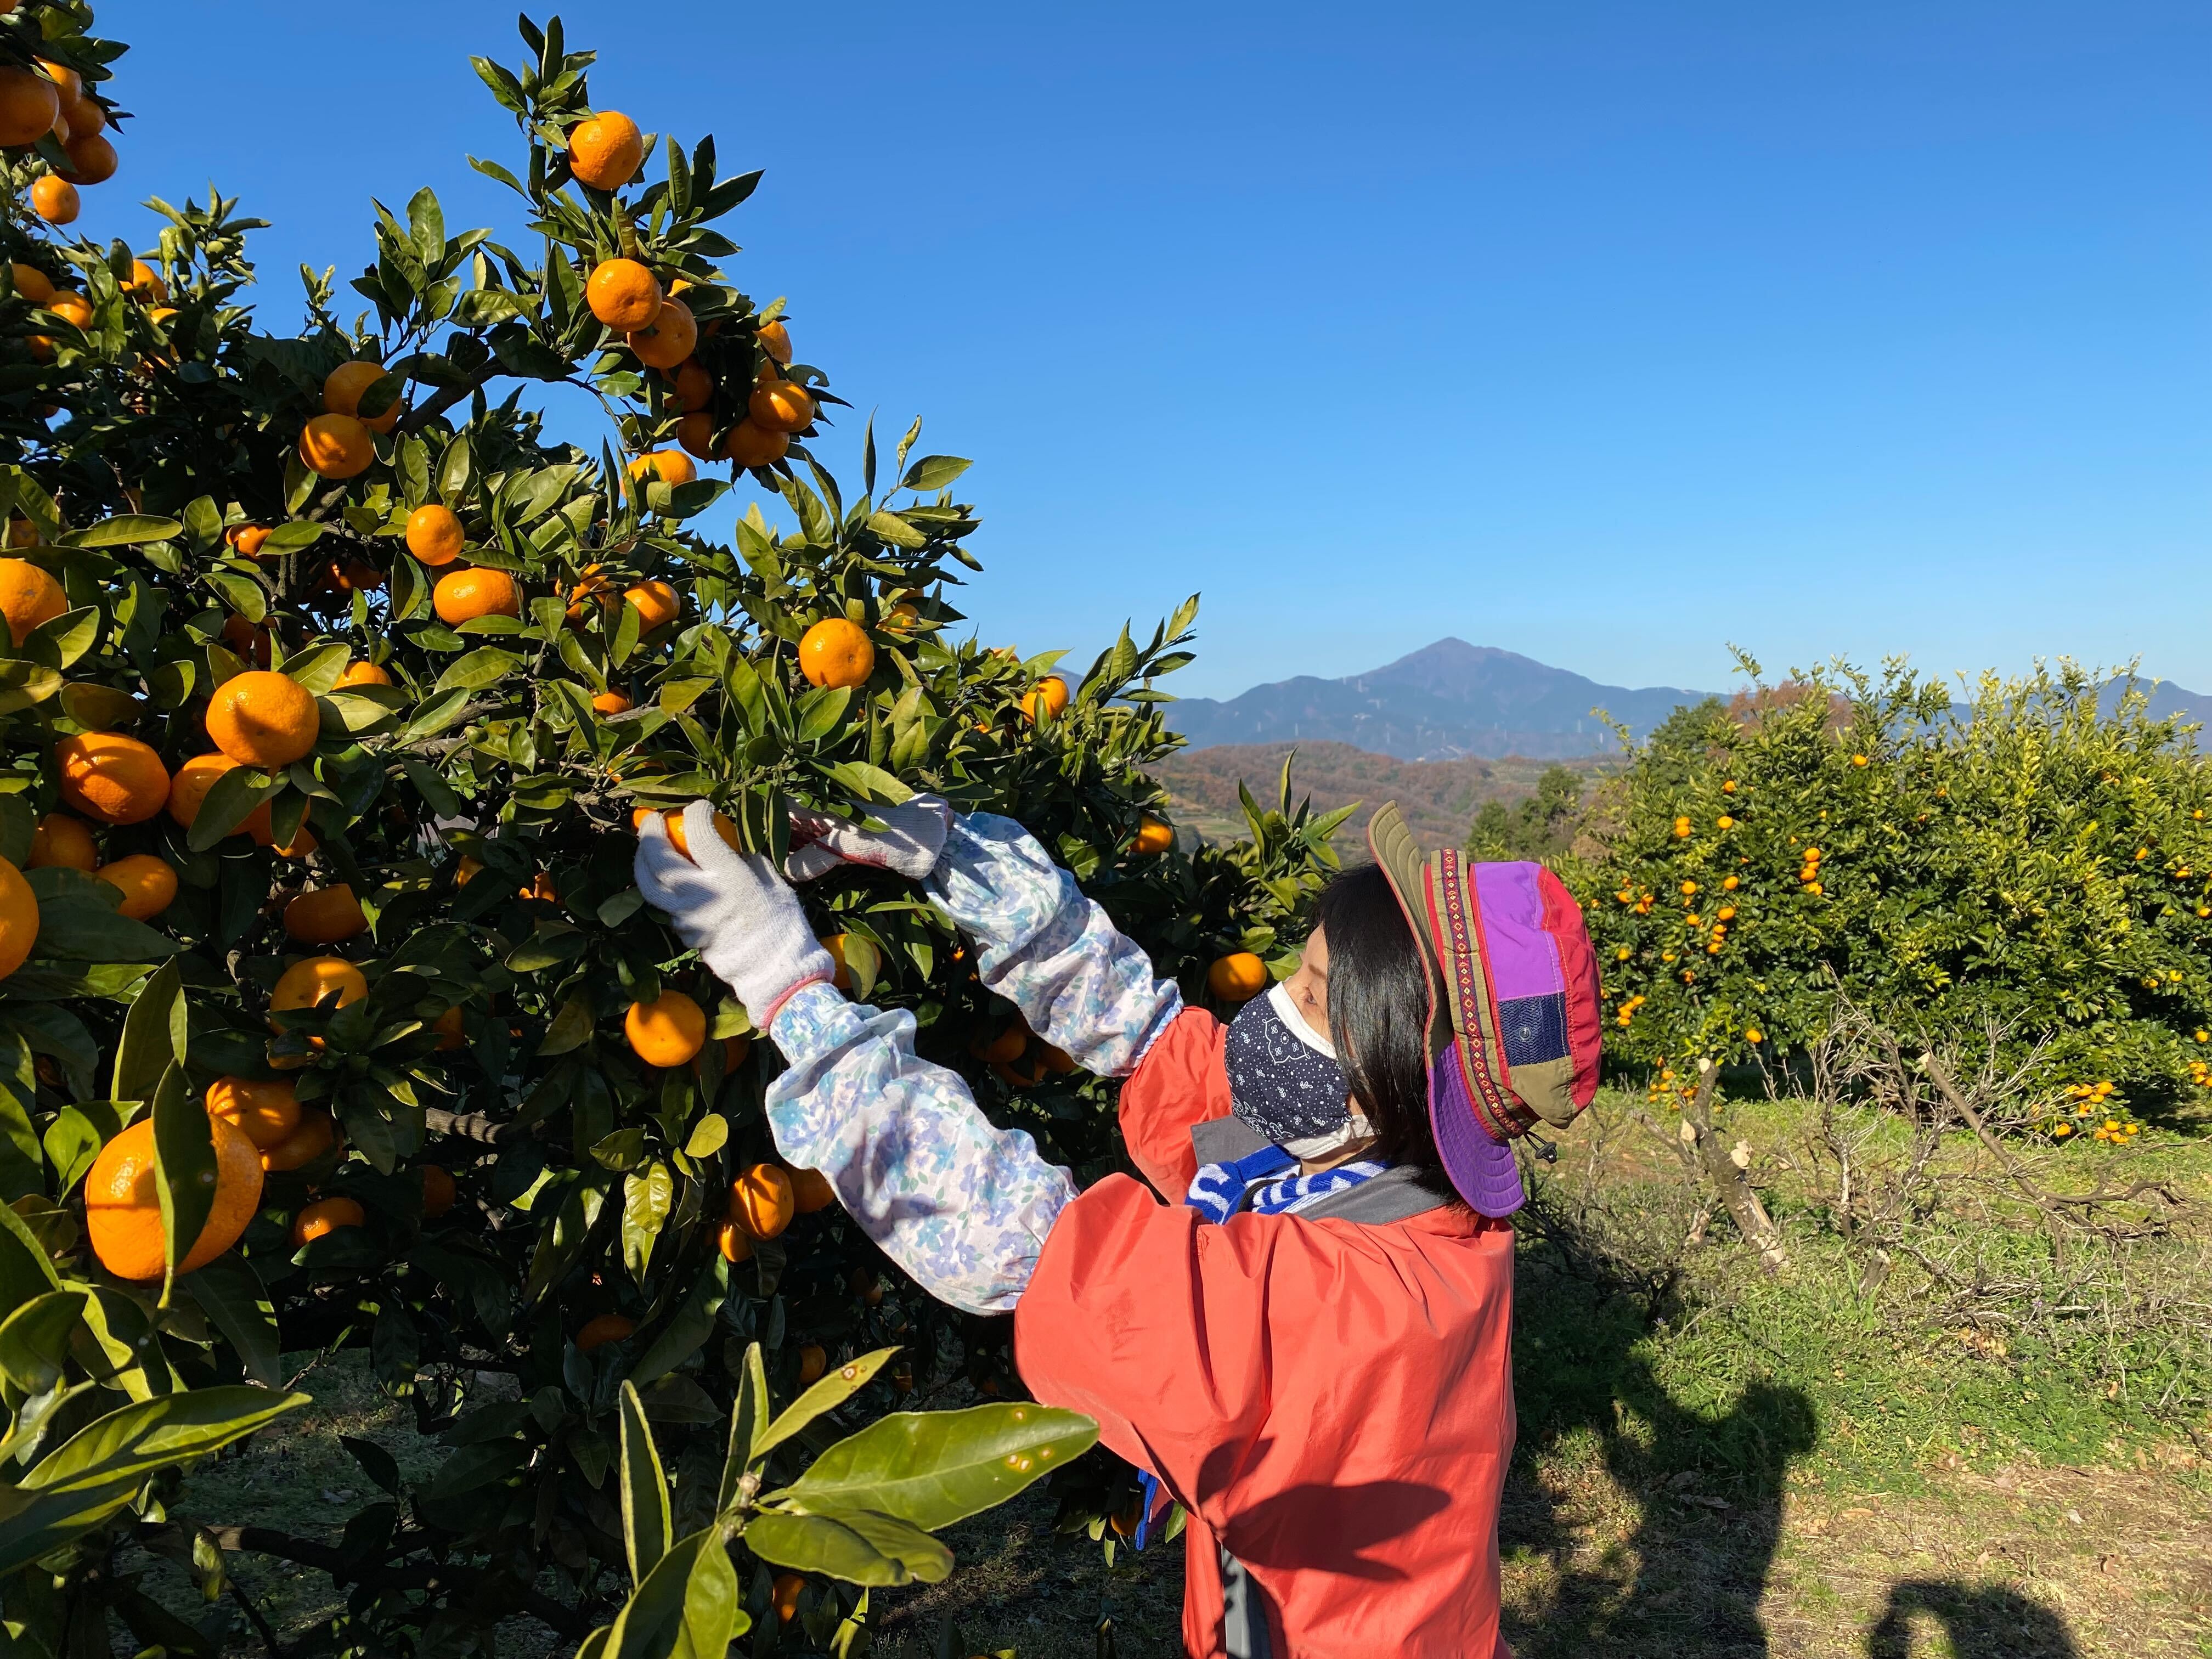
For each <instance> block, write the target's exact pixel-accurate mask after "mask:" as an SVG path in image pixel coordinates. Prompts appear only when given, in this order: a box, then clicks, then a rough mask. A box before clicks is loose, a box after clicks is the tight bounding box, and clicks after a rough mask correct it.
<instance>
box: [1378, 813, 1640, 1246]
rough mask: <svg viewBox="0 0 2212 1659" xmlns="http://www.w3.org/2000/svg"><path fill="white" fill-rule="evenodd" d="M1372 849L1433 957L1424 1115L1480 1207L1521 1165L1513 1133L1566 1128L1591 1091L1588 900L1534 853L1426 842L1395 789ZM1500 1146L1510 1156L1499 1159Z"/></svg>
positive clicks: (1595, 1011) (1428, 959) (1593, 970)
mask: <svg viewBox="0 0 2212 1659" xmlns="http://www.w3.org/2000/svg"><path fill="white" fill-rule="evenodd" d="M1367 846H1368V850H1369V851H1370V853H1372V854H1373V855H1374V858H1375V862H1376V866H1378V867H1379V868H1380V869H1381V870H1382V872H1383V876H1384V878H1386V879H1387V880H1388V881H1389V884H1390V890H1391V891H1392V892H1393V893H1395V895H1396V896H1397V899H1398V908H1400V910H1401V911H1402V912H1403V913H1404V915H1405V917H1406V922H1407V926H1408V927H1410V928H1412V930H1413V938H1414V939H1415V940H1416V941H1417V942H1418V943H1419V945H1420V949H1421V955H1422V957H1423V959H1424V961H1425V963H1426V964H1427V967H1428V970H1429V1119H1430V1122H1431V1126H1432V1127H1434V1129H1435V1131H1436V1138H1437V1152H1438V1153H1439V1154H1440V1155H1441V1157H1442V1158H1443V1164H1444V1169H1445V1170H1446V1172H1447V1173H1449V1175H1450V1176H1451V1179H1452V1184H1453V1185H1454V1186H1455V1187H1456V1188H1458V1189H1459V1193H1460V1195H1461V1196H1462V1198H1464V1199H1466V1200H1468V1203H1469V1204H1470V1205H1472V1206H1474V1208H1475V1209H1477V1210H1478V1211H1480V1212H1482V1213H1483V1214H1486V1215H1495V1214H1498V1213H1501V1212H1500V1211H1498V1210H1496V1209H1493V1208H1492V1207H1490V1206H1491V1205H1492V1204H1493V1203H1497V1202H1499V1201H1502V1200H1503V1198H1504V1193H1503V1185H1502V1183H1503V1182H1504V1181H1505V1180H1509V1179H1510V1182H1512V1194H1513V1199H1514V1201H1515V1205H1516V1207H1517V1201H1518V1198H1519V1194H1520V1177H1519V1175H1518V1172H1517V1171H1516V1170H1514V1168H1513V1158H1512V1153H1511V1151H1510V1146H1509V1143H1510V1142H1511V1141H1512V1140H1514V1139H1516V1138H1518V1137H1520V1136H1522V1135H1525V1134H1527V1133H1528V1132H1529V1131H1530V1130H1531V1129H1533V1128H1534V1127H1535V1126H1536V1125H1537V1124H1538V1123H1540V1122H1541V1123H1545V1124H1548V1125H1550V1126H1551V1127H1553V1128H1565V1127H1567V1126H1568V1125H1569V1124H1571V1123H1572V1122H1573V1121H1574V1120H1575V1118H1576V1116H1577V1115H1578V1114H1580V1113H1581V1111H1582V1110H1583V1108H1584V1107H1586V1106H1588V1105H1589V1103H1590V1100H1591V1098H1592V1097H1594V1096H1595V1094H1596V1093H1597V1076H1598V1048H1599V1043H1600V1040H1601V1035H1602V1032H1603V1013H1602V1010H1601V1006H1600V1004H1599V1001H1598V976H1597V954H1596V952H1595V951H1594V950H1592V949H1591V947H1590V939H1589V929H1588V928H1587V927H1584V926H1583V913H1582V910H1581V908H1580V907H1579V906H1577V904H1576V903H1575V901H1574V898H1573V896H1571V894H1570V893H1569V892H1568V891H1567V890H1566V886H1565V884H1564V883H1562V882H1561V881H1560V880H1559V878H1558V877H1557V876H1555V875H1553V873H1552V872H1551V871H1549V870H1547V869H1546V868H1545V867H1544V866H1542V865H1541V864H1534V863H1528V862H1510V863H1509V862H1497V863H1491V862H1478V861H1477V860H1472V859H1469V858H1468V857H1467V856H1466V855H1464V854H1462V853H1459V852H1457V851H1456V850H1455V849H1452V848H1444V849H1443V850H1442V851H1440V852H1437V853H1430V854H1425V853H1423V852H1422V851H1421V849H1420V847H1419V844H1418V843H1417V842H1415V841H1414V840H1413V832H1412V831H1411V830H1410V829H1407V827H1406V820H1405V817H1404V815H1403V814H1402V813H1401V812H1400V811H1399V810H1398V805H1397V803H1396V802H1395V801H1393V802H1391V803H1390V804H1389V805H1386V806H1384V807H1383V808H1382V810H1381V811H1377V812H1376V814H1375V816H1374V817H1372V818H1371V819H1370V820H1369V822H1368V825H1367ZM1500 1154H1502V1155H1503V1157H1502V1158H1501V1157H1500Z"/></svg>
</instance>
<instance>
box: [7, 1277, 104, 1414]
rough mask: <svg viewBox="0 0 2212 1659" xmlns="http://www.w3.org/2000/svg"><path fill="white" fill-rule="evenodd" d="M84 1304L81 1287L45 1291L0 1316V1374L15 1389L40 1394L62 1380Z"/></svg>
mask: <svg viewBox="0 0 2212 1659" xmlns="http://www.w3.org/2000/svg"><path fill="white" fill-rule="evenodd" d="M84 1304H85V1293H84V1292H83V1291H76V1290H70V1291H47V1292H46V1294H45V1295H44V1296H39V1297H33V1298H32V1299H31V1300H30V1301H28V1302H26V1303H24V1304H21V1306H20V1307H18V1308H16V1309H15V1311H14V1312H13V1313H10V1314H9V1316H8V1317H7V1318H6V1319H5V1320H0V1376H5V1377H6V1378H7V1379H8V1382H9V1385H10V1386H11V1387H13V1388H14V1389H15V1390H16V1392H17V1393H19V1394H23V1395H41V1394H44V1393H46V1390H48V1389H51V1388H52V1387H53V1386H54V1385H55V1384H56V1383H59V1382H60V1381H61V1380H62V1371H63V1363H64V1361H65V1360H66V1359H67V1358H69V1342H70V1333H71V1332H72V1331H74V1330H76V1328H77V1324H78V1322H80V1321H81V1320H82V1318H83V1317H84Z"/></svg>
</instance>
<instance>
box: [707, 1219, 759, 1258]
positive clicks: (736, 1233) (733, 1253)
mask: <svg viewBox="0 0 2212 1659" xmlns="http://www.w3.org/2000/svg"><path fill="white" fill-rule="evenodd" d="M714 1243H716V1244H717V1245H718V1246H719V1247H720V1249H721V1252H722V1259H723V1260H724V1261H750V1260H751V1259H752V1254H753V1241H752V1235H751V1234H750V1233H748V1232H747V1231H745V1230H744V1228H743V1227H741V1226H739V1225H738V1224H737V1223H736V1222H734V1221H724V1222H723V1223H721V1225H719V1226H717V1227H716V1228H715V1229H714Z"/></svg>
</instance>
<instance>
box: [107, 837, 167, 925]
mask: <svg viewBox="0 0 2212 1659" xmlns="http://www.w3.org/2000/svg"><path fill="white" fill-rule="evenodd" d="M92 873H93V874H94V875H95V876H97V877H99V878H100V880H102V881H104V882H106V884H108V885H109V886H110V887H112V888H115V889H117V890H118V891H120V892H121V893H122V895H123V902H122V903H120V904H118V905H117V906H116V907H115V908H117V909H118V911H120V912H121V913H122V914H123V915H126V916H128V917H130V918H131V921H152V920H153V919H154V918H155V916H158V915H161V912H162V911H164V910H166V909H167V908H169V905H170V902H171V901H173V899H174V898H175V897H176V896H177V872H175V871H174V870H173V869H171V868H170V867H169V866H168V865H167V862H166V861H164V860H161V859H157V858H155V856H154V855H153V854H151V853H133V854H131V855H130V856H129V857H128V858H120V859H118V860H115V862H114V863H112V864H103V865H101V866H100V868H98V869H97V870H95V871H94V872H92Z"/></svg>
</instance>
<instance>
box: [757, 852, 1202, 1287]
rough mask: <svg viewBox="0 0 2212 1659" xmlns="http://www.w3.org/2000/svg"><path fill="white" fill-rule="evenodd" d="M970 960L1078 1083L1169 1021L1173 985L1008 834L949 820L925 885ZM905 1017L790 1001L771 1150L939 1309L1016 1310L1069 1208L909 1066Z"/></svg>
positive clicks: (806, 996)
mask: <svg viewBox="0 0 2212 1659" xmlns="http://www.w3.org/2000/svg"><path fill="white" fill-rule="evenodd" d="M927 885H928V887H929V890H930V892H931V894H932V896H933V897H935V898H936V899H937V900H938V901H939V902H940V903H941V904H943V905H944V907H945V910H946V912H947V913H948V914H949V915H951V917H952V919H953V921H955V922H957V924H958V925H959V926H960V927H962V928H963V929H964V930H965V931H967V932H968V933H970V934H972V935H974V936H975V939H976V940H977V942H978V943H979V945H981V947H982V948H981V952H980V954H979V957H978V961H977V969H978V971H979V972H980V973H981V975H982V977H983V981H984V982H985V983H986V984H987V985H989V986H990V987H992V989H994V990H995V991H997V992H999V993H1000V994H1001V995H1004V996H1006V997H1008V998H1011V999H1012V1000H1013V1002H1014V1003H1015V1005H1016V1006H1018V1007H1019V1008H1020V1009H1021V1011H1022V1013H1023V1016H1024V1018H1026V1019H1027V1020H1028V1022H1029V1024H1030V1029H1031V1030H1034V1031H1036V1032H1037V1033H1038V1034H1039V1035H1040V1036H1043V1037H1044V1038H1045V1039H1046V1041H1048V1042H1054V1043H1057V1044H1058V1045H1059V1046H1060V1047H1061V1048H1066V1050H1067V1051H1068V1052H1069V1053H1070V1054H1073V1055H1074V1056H1075V1058H1076V1059H1077V1060H1078V1061H1079V1062H1080V1063H1081V1064H1083V1065H1084V1066H1087V1067H1088V1068H1089V1069H1091V1071H1093V1072H1097V1073H1103V1074H1106V1075H1109V1076H1119V1075H1124V1074H1126V1073H1127V1072H1129V1071H1131V1070H1133V1068H1134V1067H1135V1066H1136V1063H1137V1061H1138V1060H1139V1059H1140V1058H1142V1056H1143V1054H1144V1052H1145V1050H1146V1048H1149V1047H1150V1046H1151V1044H1152V1040H1153V1039H1154V1038H1155V1037H1157V1036H1158V1035H1159V1033H1160V1032H1162V1031H1164V1030H1166V1029H1167V1027H1168V1025H1169V1024H1170V1022H1172V1021H1173V1020H1174V1018H1175V1017H1176V1013H1177V1012H1180V1011H1181V1009H1182V996H1181V995H1180V994H1179V993H1178V992H1177V991H1176V987H1174V986H1173V985H1171V984H1169V985H1162V984H1158V983H1156V982H1155V981H1153V979H1152V964H1151V963H1150V962H1149V961H1147V960H1146V957H1145V954H1144V952H1143V951H1139V949H1138V948H1137V947H1136V946H1135V945H1133V944H1131V943H1130V942H1129V941H1128V940H1127V939H1124V938H1122V937H1121V934H1119V933H1115V931H1114V928H1113V927H1112V925H1111V924H1110V923H1109V922H1108V921H1107V920H1106V915H1105V913H1104V912H1103V910H1101V909H1100V908H1098V907H1097V905H1096V904H1093V903H1092V902H1091V901H1089V900H1088V899H1086V898H1085V897H1084V896H1083V895H1082V892H1081V891H1080V890H1079V889H1078V888H1077V886H1076V884H1075V880H1074V878H1073V877H1072V876H1070V875H1068V874H1067V872H1065V871H1063V870H1060V869H1058V868H1057V867H1055V866H1054V864H1053V862H1052V860H1051V859H1050V858H1049V857H1048V855H1047V854H1046V853H1045V851H1044V849H1043V848H1042V847H1040V846H1038V845H1037V843H1036V841H1035V840H1034V839H1032V838H1031V837H1030V836H1029V834H1028V833H1027V832H1026V831H1024V829H1022V827H1021V826H1020V825H1019V824H1018V823H1013V822H1012V820H1010V819H1006V818H1000V817H988V816H984V815H980V814H979V815H978V816H976V817H973V818H964V819H963V818H956V819H955V820H954V821H953V825H952V829H951V834H950V836H948V837H947V838H946V842H945V853H944V855H943V857H942V858H940V859H939V862H938V867H937V870H936V872H934V873H933V874H932V875H931V876H930V877H929V878H928V882H927ZM914 1033H915V1024H914V1016H913V1015H911V1014H909V1013H906V1012H902V1011H892V1012H884V1011H882V1010H879V1009H875V1008H870V1007H866V1006H861V1005H858V1004H854V1003H852V1002H848V1001H847V1000H846V999H845V998H844V996H843V995H842V994H841V993H839V992H837V991H836V990H834V989H832V988H831V987H829V986H827V985H823V984H819V983H817V984H814V985H809V986H805V987H801V988H800V989H799V990H798V991H797V992H795V993H793V995H792V996H791V998H790V1000H787V1002H786V1003H785V1004H784V1005H783V1007H782V1008H781V1010H780V1011H778V1012H777V1014H776V1017H775V1025H774V1027H773V1028H772V1030H771V1031H770V1033H769V1035H770V1036H773V1037H774V1038H775V1043H776V1047H777V1048H781V1050H782V1051H783V1054H784V1058H785V1059H786V1060H787V1061H789V1063H790V1064H789V1069H788V1070H787V1071H786V1072H785V1073H783V1074H782V1075H781V1077H779V1078H777V1079H775V1082H774V1083H772V1084H770V1085H769V1090H768V1115H769V1126H770V1127H771V1128H772V1129H773V1130H774V1131H775V1141H776V1146H777V1149H778V1150H779V1151H780V1152H782V1154H783V1155H784V1157H785V1158H788V1159H789V1160H790V1161H791V1162H792V1163H793V1164H796V1165H798V1166H799V1167H801V1168H805V1169H814V1170H820V1171H821V1172H822V1173H823V1176H826V1177H828V1179H829V1183H830V1185H831V1186H833V1187H834V1188H836V1191H837V1197H838V1199H839V1201H840V1202H842V1204H843V1205H844V1206H845V1208H846V1210H847V1211H848V1212H850V1213H851V1215H852V1217H853V1218H854V1220H855V1221H856V1222H858V1223H859V1224H860V1228H861V1231H864V1232H866V1234H867V1235H868V1237H870V1238H872V1239H873V1240H874V1241H875V1242H876V1243H878V1245H880V1246H881V1247H882V1248H883V1249H884V1253H885V1254H886V1255H889V1256H890V1258H891V1259H892V1260H893V1261H896V1262H897V1263H898V1264H899V1266H900V1267H902V1268H904V1269H905V1270H906V1271H907V1272H908V1273H910V1274H912V1275H913V1276H914V1278H915V1280H916V1281H917V1282H918V1283H919V1284H921V1285H922V1286H923V1287H924V1288H926V1289H927V1291H929V1292H930V1294H932V1295H933V1296H935V1297H938V1298H939V1300H940V1301H944V1302H947V1303H950V1304H951V1305H952V1306H954V1307H956V1308H961V1309H964V1310H967V1311H969V1312H970V1313H1004V1312H1006V1311H1007V1310H1010V1309H1011V1308H1012V1307H1013V1305H1014V1304H1015V1302H1016V1301H1017V1300H1018V1298H1019V1297H1020V1296H1021V1293H1022V1291H1023V1290H1024V1288H1025V1287H1026V1286H1027V1285H1028V1284H1029V1281H1030V1273H1032V1272H1033V1271H1034V1270H1035V1268H1036V1261H1037V1255H1038V1253H1039V1252H1040V1251H1041V1250H1042V1249H1043V1248H1044V1241H1045V1236H1046V1234H1048V1232H1050V1231H1052V1225H1053V1223H1054V1221H1055V1220H1056V1219H1058V1218H1059V1215H1060V1211H1061V1210H1062V1209H1064V1208H1065V1207H1066V1206H1067V1204H1068V1203H1069V1201H1070V1200H1073V1198H1074V1196H1075V1183H1074V1182H1073V1180H1072V1179H1071V1178H1070V1177H1069V1176H1068V1173H1067V1171H1066V1170H1062V1169H1059V1168H1057V1167H1055V1166H1054V1165H1052V1164H1048V1163H1046V1162H1045V1161H1044V1158H1043V1157H1042V1155H1041V1154H1040V1153H1039V1152H1038V1151H1037V1149H1036V1142H1035V1141H1034V1140H1032V1139H1030V1137H1029V1135H1028V1134H1027V1133H1024V1131H1022V1130H1018V1129H1000V1128H998V1127H995V1126H994V1125H993V1124H992V1123H991V1121H989V1120H988V1119H987V1118H986V1117H985V1116H984V1115H983V1114H982V1112H981V1110H980V1109H977V1107H976V1105H975V1097H973V1096H972V1095H970V1094H969V1090H968V1085H967V1084H966V1083H965V1082H964V1081H963V1079H961V1078H960V1076H959V1075H958V1074H957V1073H954V1072H951V1071H948V1070H946V1069H945V1067H944V1066H939V1065H936V1064H934V1063H933V1062H932V1061H929V1060H923V1059H922V1058H921V1056H919V1055H918V1054H915V1052H914Z"/></svg>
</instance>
